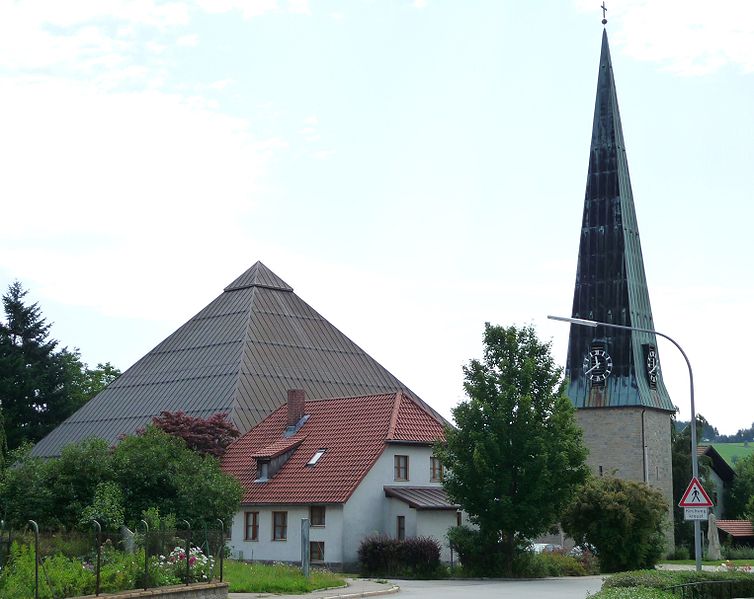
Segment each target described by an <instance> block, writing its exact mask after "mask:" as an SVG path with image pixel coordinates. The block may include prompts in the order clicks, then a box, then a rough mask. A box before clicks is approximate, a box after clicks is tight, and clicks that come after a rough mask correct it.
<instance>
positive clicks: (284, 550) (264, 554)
mask: <svg viewBox="0 0 754 599" xmlns="http://www.w3.org/2000/svg"><path fill="white" fill-rule="evenodd" d="M246 512H259V540H258V541H246V540H244V532H245V530H244V528H245V522H244V519H245V513H246ZM272 512H287V513H288V535H287V539H286V540H284V541H273V540H272ZM308 517H309V506H300V505H295V506H292V505H280V506H277V505H276V506H268V505H265V506H255V505H246V506H241V511H240V512H238V513H236V515H235V516H234V517H233V529H232V532H231V540H230V543H229V545H230V547H231V550H232V552H233V555H234V556H242V559H244V560H249V561H250V560H261V561H281V562H299V561H301V520H302V519H303V518H308ZM342 536H343V508H342V506H340V505H327V506H326V509H325V525H324V526H310V528H309V540H310V541H324V543H325V562H326V563H332V564H340V563H343V554H342V544H341V539H342Z"/></svg>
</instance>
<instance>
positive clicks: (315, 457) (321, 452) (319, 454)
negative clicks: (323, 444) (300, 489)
mask: <svg viewBox="0 0 754 599" xmlns="http://www.w3.org/2000/svg"><path fill="white" fill-rule="evenodd" d="M325 451H327V450H326V449H318V450H317V451H316V452H315V453H314V455H313V456H312V459H311V460H309V461H308V462H307V463H306V465H307V466H314V464H316V463H317V462H319V458H321V457H322V456H323V455H324V454H325Z"/></svg>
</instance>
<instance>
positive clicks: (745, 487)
mask: <svg viewBox="0 0 754 599" xmlns="http://www.w3.org/2000/svg"><path fill="white" fill-rule="evenodd" d="M735 471H736V476H735V478H734V479H733V484H732V485H731V488H730V494H729V495H728V502H727V504H726V511H727V513H728V517H729V518H744V519H749V518H753V517H754V514H753V513H751V512H750V511H749V510H750V507H749V505H751V507H754V503H752V501H751V500H752V498H754V454H751V455H747V456H745V457H742V458H740V459H739V460H738V461H737V462H736V466H735Z"/></svg>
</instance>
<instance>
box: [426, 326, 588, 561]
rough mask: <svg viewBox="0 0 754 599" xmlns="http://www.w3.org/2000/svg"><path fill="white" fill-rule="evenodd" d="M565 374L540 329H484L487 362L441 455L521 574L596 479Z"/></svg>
mask: <svg viewBox="0 0 754 599" xmlns="http://www.w3.org/2000/svg"><path fill="white" fill-rule="evenodd" d="M561 374H562V371H561V369H560V368H559V367H557V366H556V365H555V363H554V361H553V359H552V357H551V355H550V345H549V344H546V343H541V342H540V341H539V340H538V339H537V336H536V333H535V331H534V329H533V328H532V327H529V326H525V327H523V328H516V327H515V326H512V327H509V328H504V327H500V326H492V325H490V324H489V323H488V324H486V325H485V331H484V357H483V359H482V360H471V362H470V363H469V365H468V366H466V367H464V376H465V382H464V389H465V391H466V394H467V395H468V398H469V399H468V400H467V401H464V402H461V403H460V404H459V405H458V406H457V407H456V408H455V409H454V410H453V416H454V418H455V422H456V424H457V427H458V428H456V429H454V428H448V429H447V430H446V433H445V435H446V444H445V445H443V446H439V447H437V448H436V452H437V455H438V456H439V457H440V459H441V460H442V461H443V463H444V465H445V466H446V468H447V471H446V472H447V474H446V476H445V479H444V486H445V489H446V490H447V492H448V495H449V496H450V497H451V498H452V499H453V500H454V501H456V502H458V503H459V504H461V506H462V507H463V509H464V510H466V512H468V514H469V516H470V518H471V520H472V522H474V523H475V524H477V525H478V526H479V529H480V538H483V539H486V540H487V542H488V543H489V544H490V548H489V550H490V551H493V552H499V553H501V554H502V556H503V557H502V560H500V561H501V563H502V564H503V567H504V569H505V570H506V573H508V574H510V573H512V569H513V561H514V554H515V552H516V549H517V548H520V547H522V546H523V545H525V544H526V543H528V540H529V539H530V538H532V537H535V536H537V535H539V534H541V533H543V532H545V531H547V530H548V529H549V528H550V527H551V526H552V525H554V524H555V523H556V522H557V521H558V518H559V516H560V513H561V511H562V509H563V508H564V507H565V506H566V505H567V503H568V502H569V501H570V499H571V496H572V494H573V492H574V490H575V489H576V487H577V486H578V485H579V484H580V483H582V482H583V481H584V479H585V477H586V474H587V468H586V465H585V459H586V454H587V450H586V448H585V447H584V444H583V441H582V435H581V430H580V428H579V427H578V426H577V424H576V422H575V419H574V415H573V407H572V406H571V403H570V401H569V400H568V398H567V397H566V396H565V393H564V389H565V386H564V382H563V380H562V377H561Z"/></svg>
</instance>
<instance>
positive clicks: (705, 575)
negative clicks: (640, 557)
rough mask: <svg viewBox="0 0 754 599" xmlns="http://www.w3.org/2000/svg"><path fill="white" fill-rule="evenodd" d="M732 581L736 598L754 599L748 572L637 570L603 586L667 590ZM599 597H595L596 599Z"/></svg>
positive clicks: (619, 576)
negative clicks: (697, 584)
mask: <svg viewBox="0 0 754 599" xmlns="http://www.w3.org/2000/svg"><path fill="white" fill-rule="evenodd" d="M712 581H732V582H733V589H734V593H735V594H734V596H736V597H754V576H752V575H751V574H748V573H746V572H695V571H669V570H662V571H661V570H636V571H633V572H621V573H620V574H614V575H613V576H611V577H610V578H608V579H607V580H605V582H604V583H603V585H602V589H603V590H607V589H631V588H638V587H642V588H653V589H659V590H663V589H667V588H668V587H671V586H675V585H681V584H689V583H694V582H712ZM596 596H597V595H595V597H596Z"/></svg>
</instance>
